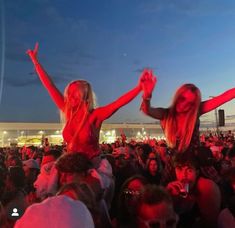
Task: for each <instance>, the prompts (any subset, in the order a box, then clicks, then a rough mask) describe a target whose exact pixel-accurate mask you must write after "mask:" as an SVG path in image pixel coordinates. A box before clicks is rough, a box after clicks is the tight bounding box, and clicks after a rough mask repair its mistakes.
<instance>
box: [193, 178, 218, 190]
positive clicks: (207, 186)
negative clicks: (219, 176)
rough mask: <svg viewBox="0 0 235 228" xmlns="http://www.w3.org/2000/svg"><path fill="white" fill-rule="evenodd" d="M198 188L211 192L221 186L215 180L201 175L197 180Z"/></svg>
mask: <svg viewBox="0 0 235 228" xmlns="http://www.w3.org/2000/svg"><path fill="white" fill-rule="evenodd" d="M197 189H198V191H199V192H211V191H216V190H217V189H219V188H218V186H217V184H216V183H215V182H214V181H212V180H210V179H207V178H204V177H199V179H198V181H197Z"/></svg>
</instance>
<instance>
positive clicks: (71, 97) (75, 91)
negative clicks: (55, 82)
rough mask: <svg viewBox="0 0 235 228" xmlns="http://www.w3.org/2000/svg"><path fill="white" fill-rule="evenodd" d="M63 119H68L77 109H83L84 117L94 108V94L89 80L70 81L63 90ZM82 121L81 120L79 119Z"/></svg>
mask: <svg viewBox="0 0 235 228" xmlns="http://www.w3.org/2000/svg"><path fill="white" fill-rule="evenodd" d="M64 98H65V110H63V112H64V115H65V120H66V121H69V120H70V119H71V118H72V117H73V116H74V115H75V114H76V113H77V112H78V111H79V110H83V112H84V117H86V115H87V113H88V112H90V111H91V110H93V109H94V106H95V95H94V93H93V91H92V87H91V85H90V83H89V82H87V81H85V80H76V81H72V82H70V83H69V84H68V85H67V87H66V88H65V90H64ZM81 122H83V121H81Z"/></svg>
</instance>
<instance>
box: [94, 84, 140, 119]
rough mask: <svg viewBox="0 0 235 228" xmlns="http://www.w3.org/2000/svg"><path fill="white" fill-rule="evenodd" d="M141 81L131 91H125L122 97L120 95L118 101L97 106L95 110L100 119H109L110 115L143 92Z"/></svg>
mask: <svg viewBox="0 0 235 228" xmlns="http://www.w3.org/2000/svg"><path fill="white" fill-rule="evenodd" d="M141 90H142V88H141V83H140V81H139V83H138V85H137V86H136V87H135V88H133V89H132V90H130V91H129V92H127V93H125V94H124V95H122V96H121V97H119V98H118V99H117V100H116V101H114V102H112V103H111V104H108V105H106V106H103V107H100V108H97V109H96V110H95V112H96V117H97V119H98V120H99V121H101V122H102V121H104V120H105V119H108V118H109V117H110V116H112V115H113V114H114V113H115V112H116V111H117V110H118V109H119V108H121V107H122V106H124V105H126V104H128V103H129V102H130V101H132V100H133V99H134V98H135V97H136V96H137V95H138V94H139V93H140V92H141Z"/></svg>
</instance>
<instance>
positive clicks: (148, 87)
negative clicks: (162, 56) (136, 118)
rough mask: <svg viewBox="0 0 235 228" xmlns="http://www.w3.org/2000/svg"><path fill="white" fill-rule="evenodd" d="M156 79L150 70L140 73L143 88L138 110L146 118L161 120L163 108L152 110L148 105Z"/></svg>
mask: <svg viewBox="0 0 235 228" xmlns="http://www.w3.org/2000/svg"><path fill="white" fill-rule="evenodd" d="M156 82H157V78H156V77H155V76H153V72H152V71H151V70H144V71H143V73H142V80H141V84H142V88H143V96H142V98H143V100H142V103H141V106H140V109H141V110H142V111H143V112H144V113H145V114H146V115H148V116H151V117H153V118H155V119H162V118H163V115H164V113H165V109H163V108H153V107H151V105H150V100H151V98H152V92H153V90H154V87H155V84H156Z"/></svg>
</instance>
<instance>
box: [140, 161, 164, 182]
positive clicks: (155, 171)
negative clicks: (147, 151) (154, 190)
mask: <svg viewBox="0 0 235 228" xmlns="http://www.w3.org/2000/svg"><path fill="white" fill-rule="evenodd" d="M143 176H144V177H145V178H146V179H147V180H148V182H149V183H150V184H156V185H160V183H161V171H160V163H159V160H158V159H157V158H151V159H148V160H147V164H146V169H145V170H144V171H143Z"/></svg>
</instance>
